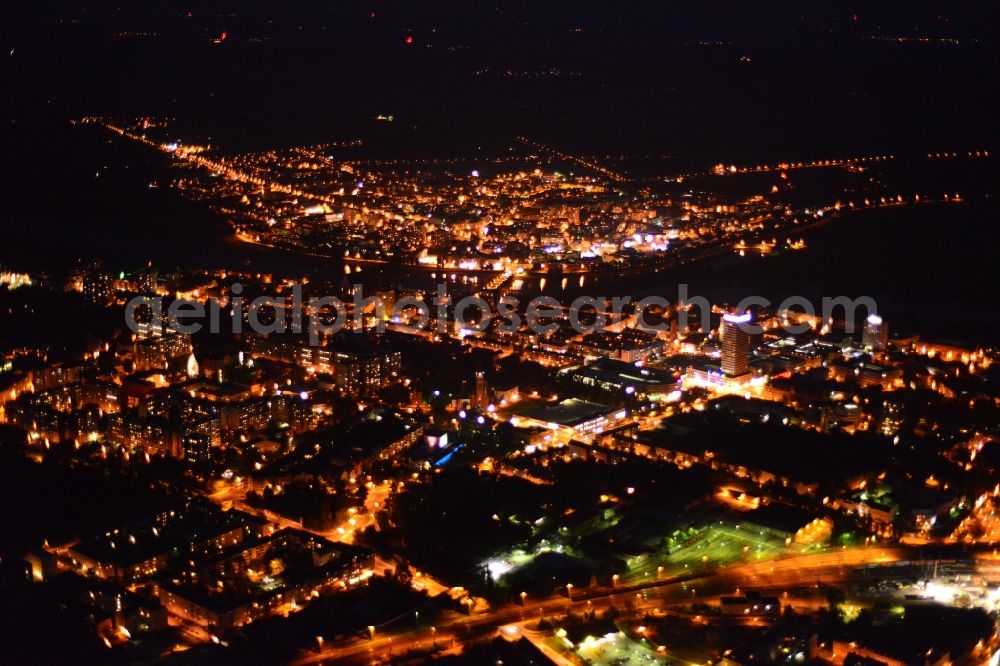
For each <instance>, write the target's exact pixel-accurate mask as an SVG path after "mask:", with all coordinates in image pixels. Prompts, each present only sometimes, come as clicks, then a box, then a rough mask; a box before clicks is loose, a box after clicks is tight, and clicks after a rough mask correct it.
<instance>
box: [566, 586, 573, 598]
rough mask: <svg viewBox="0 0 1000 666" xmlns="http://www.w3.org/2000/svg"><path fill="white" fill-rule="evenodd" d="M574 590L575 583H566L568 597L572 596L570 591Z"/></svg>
mask: <svg viewBox="0 0 1000 666" xmlns="http://www.w3.org/2000/svg"><path fill="white" fill-rule="evenodd" d="M572 591H573V583H566V598H567V599H568V598H569V597H570V593H571V592H572Z"/></svg>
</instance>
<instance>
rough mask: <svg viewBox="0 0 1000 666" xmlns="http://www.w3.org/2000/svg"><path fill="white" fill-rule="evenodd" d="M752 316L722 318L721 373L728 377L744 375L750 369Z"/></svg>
mask: <svg viewBox="0 0 1000 666" xmlns="http://www.w3.org/2000/svg"><path fill="white" fill-rule="evenodd" d="M751 319H752V315H751V314H750V313H749V312H746V313H743V314H727V315H724V316H723V317H722V372H724V373H725V374H726V375H728V376H730V377H738V376H740V375H745V374H746V373H747V371H748V370H749V368H750V331H749V330H747V328H746V326H747V325H748V324H750V321H751Z"/></svg>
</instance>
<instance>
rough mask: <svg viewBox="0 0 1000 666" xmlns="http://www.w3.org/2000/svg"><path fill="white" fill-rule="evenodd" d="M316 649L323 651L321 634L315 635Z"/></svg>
mask: <svg viewBox="0 0 1000 666" xmlns="http://www.w3.org/2000/svg"><path fill="white" fill-rule="evenodd" d="M316 649H317V650H318V651H319V652H322V651H323V637H322V636H317V637H316Z"/></svg>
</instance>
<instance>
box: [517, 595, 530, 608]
mask: <svg viewBox="0 0 1000 666" xmlns="http://www.w3.org/2000/svg"><path fill="white" fill-rule="evenodd" d="M519 596H520V597H521V605H522V606H523V605H524V600H525V598H526V597H527V596H528V593H527V592H522V593H521V594H520V595H519Z"/></svg>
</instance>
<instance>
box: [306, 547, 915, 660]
mask: <svg viewBox="0 0 1000 666" xmlns="http://www.w3.org/2000/svg"><path fill="white" fill-rule="evenodd" d="M912 554H913V551H912V549H907V548H899V547H886V548H879V547H875V548H864V549H861V548H855V549H847V550H841V551H833V552H828V553H821V554H816V555H798V556H793V557H788V558H785V559H782V560H774V561H769V562H759V563H752V564H740V565H733V566H730V567H726V568H717V569H708V570H706V571H704V572H700V573H699V572H695V573H692V574H687V575H685V576H679V577H671V578H665V579H663V580H659V581H650V582H647V583H642V584H637V585H628V586H625V585H623V586H619V587H614V588H607V587H605V588H592V589H589V590H583V591H580V592H578V593H576V594H573V596H572V598H567V597H566V596H565V595H552V596H549V597H545V598H543V599H538V600H531V599H530V598H528V599H526V600H525V605H524V606H520V605H506V606H502V607H499V608H496V609H491V610H488V611H484V612H480V613H473V614H471V615H462V614H459V613H453V614H452V613H449V615H448V617H446V618H445V619H444V620H442V621H440V622H439V623H438V624H437V626H436V627H433V628H431V627H423V628H417V629H413V630H409V631H404V632H389V631H386V632H384V633H379V632H376V634H375V635H374V636H373V637H372V638H352V639H347V640H344V641H339V642H336V643H329V644H324V645H323V647H322V649H316V650H315V651H312V653H311V654H303V655H302V656H301V658H299V659H298V660H296V661H294V662H293V663H295V664H323V663H330V664H332V663H338V664H341V663H358V664H372V663H380V662H383V661H385V660H389V659H391V658H393V657H399V656H401V655H403V654H406V653H408V652H414V653H416V652H419V651H430V650H434V649H460V647H461V645H470V644H474V643H476V642H478V641H482V640H488V639H490V638H492V637H494V636H496V635H498V631H499V630H500V628H501V627H504V626H506V625H518V626H522V627H523V626H524V625H525V624H526V623H529V622H536V621H537V620H539V619H540V618H542V617H545V616H554V615H565V614H566V613H568V612H571V611H572V612H575V613H577V614H581V615H582V614H583V613H585V612H588V611H593V612H597V613H599V612H602V611H605V610H607V609H608V608H609V607H611V606H613V605H614V606H616V607H618V608H619V609H621V608H623V607H624V606H625V605H626V604H634V608H635V609H636V611H637V612H651V611H654V610H663V609H664V608H665V607H667V606H670V605H678V604H685V603H690V602H691V601H692V600H696V601H698V602H702V603H704V602H707V601H709V600H717V598H718V596H719V595H720V594H731V593H733V592H734V591H735V590H736V589H737V588H740V587H743V588H753V589H769V590H784V589H793V588H807V587H812V586H814V585H816V584H817V583H820V584H842V583H845V582H847V581H849V580H852V579H853V578H858V577H859V576H857V575H856V574H854V572H852V571H851V570H852V569H854V568H856V567H860V566H865V565H872V564H881V565H889V564H892V563H894V562H898V561H901V560H905V559H910V558H911V557H912Z"/></svg>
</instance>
